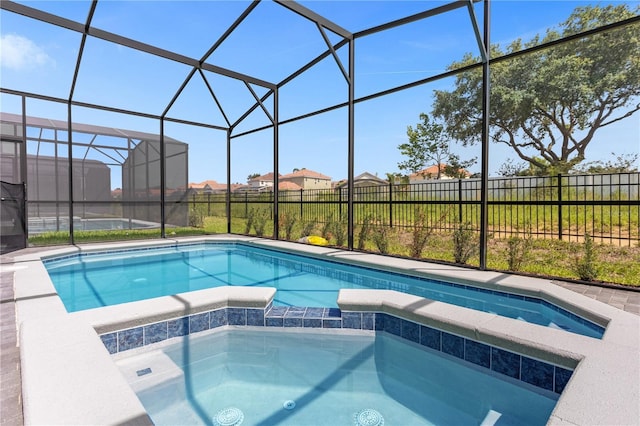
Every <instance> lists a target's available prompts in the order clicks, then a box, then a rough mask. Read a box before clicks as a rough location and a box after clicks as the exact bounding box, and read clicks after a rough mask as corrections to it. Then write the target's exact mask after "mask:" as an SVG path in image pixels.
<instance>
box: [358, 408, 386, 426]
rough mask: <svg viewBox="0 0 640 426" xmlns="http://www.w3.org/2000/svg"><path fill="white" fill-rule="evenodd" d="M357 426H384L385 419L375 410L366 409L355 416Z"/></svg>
mask: <svg viewBox="0 0 640 426" xmlns="http://www.w3.org/2000/svg"><path fill="white" fill-rule="evenodd" d="M355 423H356V426H382V425H384V417H382V414H380V413H379V412H377V411H376V410H374V409H373V408H366V409H364V410H362V411H359V412H358V413H357V414H356V415H355Z"/></svg>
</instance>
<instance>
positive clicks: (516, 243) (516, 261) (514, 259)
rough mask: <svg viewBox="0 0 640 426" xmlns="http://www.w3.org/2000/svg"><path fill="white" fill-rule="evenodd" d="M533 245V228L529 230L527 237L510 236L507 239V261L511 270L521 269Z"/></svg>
mask: <svg viewBox="0 0 640 426" xmlns="http://www.w3.org/2000/svg"><path fill="white" fill-rule="evenodd" d="M532 246H533V239H532V238H531V230H529V231H528V232H527V235H526V237H524V238H520V237H510V238H509V239H508V240H507V262H508V264H509V271H520V270H521V269H522V266H523V265H524V264H525V263H526V261H527V259H528V258H529V253H530V252H531V247H532Z"/></svg>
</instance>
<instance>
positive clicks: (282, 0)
mask: <svg viewBox="0 0 640 426" xmlns="http://www.w3.org/2000/svg"><path fill="white" fill-rule="evenodd" d="M273 1H274V3H278V4H279V5H281V6H283V7H286V8H287V9H289V10H291V11H292V12H295V13H297V14H298V15H300V16H303V17H305V18H307V19H309V20H310V21H313V22H315V23H316V24H319V25H322V26H323V27H325V28H327V29H329V30H331V31H333V32H334V33H336V34H338V35H339V36H342V37H343V38H347V39H351V38H353V34H352V33H351V32H350V31H347V30H346V29H344V28H342V27H341V26H340V25H338V24H336V23H335V22H332V21H330V20H328V19H327V18H325V17H324V16H321V15H318V14H317V13H315V12H314V11H312V10H310V9H307V8H306V7H304V6H302V5H301V4H300V3H298V2H295V1H292V0H273Z"/></svg>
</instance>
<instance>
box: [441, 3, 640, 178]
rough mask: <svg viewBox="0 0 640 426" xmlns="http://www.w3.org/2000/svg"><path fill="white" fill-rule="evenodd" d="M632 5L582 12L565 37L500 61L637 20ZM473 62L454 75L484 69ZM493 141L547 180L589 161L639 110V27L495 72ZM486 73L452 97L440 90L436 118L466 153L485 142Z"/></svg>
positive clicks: (467, 76) (551, 36)
mask: <svg viewBox="0 0 640 426" xmlns="http://www.w3.org/2000/svg"><path fill="white" fill-rule="evenodd" d="M639 12H640V7H635V10H631V9H630V6H629V5H618V6H611V5H610V6H603V7H600V6H585V7H578V8H576V9H575V10H574V11H573V12H572V13H571V15H570V16H569V18H568V19H567V20H566V21H564V22H562V23H561V24H560V26H559V29H549V30H547V32H546V34H545V35H544V36H542V37H541V36H540V35H537V36H535V37H534V38H533V39H532V40H530V41H529V42H526V43H523V42H522V40H520V39H518V40H515V41H514V42H512V43H511V44H510V45H508V46H507V47H506V49H502V48H501V47H500V46H499V45H493V46H491V57H492V58H498V57H500V56H504V55H508V54H511V53H514V52H518V51H521V50H523V49H526V48H529V47H533V46H537V45H540V44H541V43H545V42H550V41H553V40H557V39H559V38H561V37H566V36H569V35H573V34H577V33H581V32H584V31H587V30H591V29H594V28H598V27H602V26H604V25H607V24H610V23H613V22H618V21H623V20H626V19H630V18H633V17H636V16H637V15H638V13H639ZM479 61H480V59H479V58H477V57H473V56H472V54H466V55H465V56H464V57H463V59H462V60H461V61H459V62H454V63H452V64H451V65H450V66H449V67H448V69H450V70H455V69H459V68H461V67H465V66H469V65H472V64H476V63H479ZM490 77H491V86H490V105H491V107H490V111H489V125H490V138H491V139H492V140H493V141H494V142H496V143H501V144H505V145H507V146H509V147H510V148H512V149H513V150H514V151H515V153H516V155H518V157H520V158H521V159H522V160H524V161H526V162H527V163H530V164H531V165H532V166H533V167H535V168H537V169H540V170H544V174H554V173H566V172H568V171H569V170H571V169H572V168H573V167H574V166H575V165H577V164H579V163H580V162H582V161H583V160H584V159H585V149H586V148H587V146H588V145H589V143H590V142H592V141H593V137H594V135H595V133H596V131H597V130H598V129H600V128H603V127H606V126H610V125H612V124H614V123H617V122H619V121H620V120H623V119H625V118H627V117H630V116H631V115H633V114H634V113H636V112H637V111H638V110H640V103H638V96H640V26H639V25H638V24H637V23H633V24H629V25H626V26H622V27H619V28H616V29H614V30H610V31H608V32H606V33H601V34H596V35H592V36H588V37H584V38H581V39H578V40H575V41H573V42H569V43H563V44H560V45H556V46H553V47H551V48H547V49H541V50H537V51H533V52H529V53H527V54H525V55H521V56H517V57H515V58H512V59H509V60H505V61H500V62H494V63H493V64H492V67H491V74H490ZM481 112H482V71H481V70H480V68H479V67H477V68H474V69H471V70H469V71H464V72H461V73H459V74H457V77H456V81H455V87H454V89H453V90H451V91H446V90H436V91H435V101H434V105H433V113H432V114H433V116H434V117H438V118H440V119H442V120H443V121H444V124H445V127H446V130H447V133H448V134H449V135H450V136H451V137H452V138H453V139H455V140H457V141H460V142H461V143H462V145H463V146H468V145H473V144H475V143H478V142H479V141H480V139H481V134H482V114H481Z"/></svg>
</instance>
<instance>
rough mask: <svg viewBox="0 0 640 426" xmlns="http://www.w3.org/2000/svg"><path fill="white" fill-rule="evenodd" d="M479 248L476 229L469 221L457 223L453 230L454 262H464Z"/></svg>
mask: <svg viewBox="0 0 640 426" xmlns="http://www.w3.org/2000/svg"><path fill="white" fill-rule="evenodd" d="M478 250H479V244H478V238H477V236H476V229H475V227H474V226H473V225H472V224H470V223H464V224H463V223H462V222H460V223H458V225H457V226H456V228H455V229H454V231H453V259H454V262H456V263H460V264H466V263H467V262H468V261H469V259H470V258H471V257H473V256H475V255H476V253H477V252H478Z"/></svg>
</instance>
